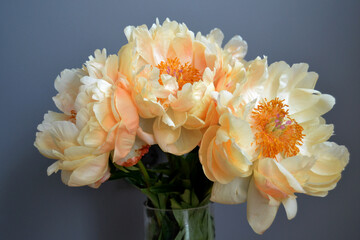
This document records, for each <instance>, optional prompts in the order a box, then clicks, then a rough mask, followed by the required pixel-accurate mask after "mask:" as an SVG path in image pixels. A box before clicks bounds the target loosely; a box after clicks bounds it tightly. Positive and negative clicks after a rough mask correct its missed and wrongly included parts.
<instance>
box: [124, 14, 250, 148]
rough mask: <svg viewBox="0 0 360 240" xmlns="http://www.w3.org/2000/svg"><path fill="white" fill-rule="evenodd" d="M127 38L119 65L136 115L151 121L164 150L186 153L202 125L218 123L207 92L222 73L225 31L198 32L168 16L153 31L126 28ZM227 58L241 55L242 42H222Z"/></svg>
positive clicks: (213, 87)
mask: <svg viewBox="0 0 360 240" xmlns="http://www.w3.org/2000/svg"><path fill="white" fill-rule="evenodd" d="M125 34H126V37H127V39H128V41H129V43H128V44H127V45H125V46H124V47H122V49H121V50H120V51H119V59H120V65H121V64H122V63H124V65H123V66H122V67H123V68H124V69H128V70H127V72H124V76H126V78H127V79H128V80H129V84H130V86H131V89H132V97H133V99H134V101H135V103H136V106H137V108H138V109H139V115H140V116H141V118H142V119H143V120H144V121H145V122H147V123H146V124H147V125H150V124H152V126H153V128H152V132H153V134H154V137H155V140H156V142H157V143H158V145H159V146H160V147H161V148H162V150H163V151H165V152H169V153H172V154H176V155H182V154H185V153H188V152H189V151H191V150H192V149H193V148H195V147H196V146H197V145H198V144H199V142H200V140H201V138H202V131H201V129H202V128H204V127H207V126H209V125H211V124H213V123H214V122H217V118H216V117H217V114H216V111H214V110H215V106H214V105H213V104H212V100H211V95H210V93H211V92H212V91H214V90H215V85H214V83H215V82H217V81H219V79H220V78H222V76H223V75H224V71H223V70H222V65H223V60H222V59H223V57H222V55H223V54H224V51H223V50H222V49H221V43H222V40H223V34H222V32H221V31H220V30H219V29H214V30H212V31H211V32H210V34H208V35H207V36H203V35H201V33H198V34H197V35H196V36H195V35H194V33H193V32H191V31H190V30H188V28H187V27H186V25H185V24H179V23H177V22H175V21H170V20H169V19H166V20H165V21H164V23H163V24H162V25H160V24H159V22H158V21H157V22H156V24H154V25H153V26H152V27H151V29H148V28H147V27H146V26H145V25H143V26H139V27H132V26H129V27H127V28H126V29H125ZM225 49H226V54H227V56H229V57H228V58H231V59H237V58H241V57H243V56H244V55H245V53H246V50H247V45H246V43H245V42H244V41H243V40H242V39H241V38H240V37H238V36H237V37H234V38H233V39H232V40H230V42H229V43H228V44H227V45H226V46H225Z"/></svg>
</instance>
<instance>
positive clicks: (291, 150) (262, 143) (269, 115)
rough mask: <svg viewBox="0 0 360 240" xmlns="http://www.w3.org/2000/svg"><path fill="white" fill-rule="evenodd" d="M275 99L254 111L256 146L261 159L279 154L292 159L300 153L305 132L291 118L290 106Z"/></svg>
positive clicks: (265, 102)
mask: <svg viewBox="0 0 360 240" xmlns="http://www.w3.org/2000/svg"><path fill="white" fill-rule="evenodd" d="M283 102H284V100H279V99H278V98H275V99H273V100H271V101H267V100H266V99H265V100H264V101H262V102H261V103H260V104H259V105H258V106H257V107H256V108H255V109H254V110H253V111H252V115H251V117H252V120H253V123H252V125H251V128H252V129H253V131H254V132H255V144H256V145H257V150H258V151H259V152H260V155H261V157H269V158H276V155H278V154H279V153H280V154H282V155H283V156H284V157H292V156H295V155H297V154H298V153H299V148H298V146H301V145H302V139H303V137H304V136H305V135H304V134H303V133H302V131H303V130H304V129H303V127H301V126H300V125H299V124H298V123H297V122H296V121H295V120H294V119H292V118H290V117H289V112H288V110H285V107H288V105H286V104H284V103H283Z"/></svg>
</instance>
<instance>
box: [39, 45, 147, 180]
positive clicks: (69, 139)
mask: <svg viewBox="0 0 360 240" xmlns="http://www.w3.org/2000/svg"><path fill="white" fill-rule="evenodd" d="M120 76H121V73H119V63H118V57H117V56H116V55H111V56H109V57H107V56H106V51H105V49H104V50H103V51H100V50H97V51H95V57H92V56H91V57H90V58H89V61H87V62H86V63H85V67H84V69H82V70H80V69H74V70H64V71H63V72H62V73H61V75H60V76H59V77H58V78H57V79H56V80H55V88H56V89H57V90H58V92H59V93H58V94H57V96H55V97H54V102H55V104H56V106H57V107H58V108H59V110H61V111H62V112H63V113H54V112H49V113H48V114H46V115H45V117H44V121H43V123H42V124H40V125H39V126H38V130H39V132H38V133H37V135H36V141H35V146H36V147H37V148H38V149H39V151H40V152H41V153H42V154H43V155H45V156H46V157H48V158H53V159H58V161H57V162H55V163H54V164H53V165H51V166H50V167H49V168H48V174H49V175H50V174H52V173H54V172H57V171H58V170H62V173H61V176H62V180H63V182H64V183H65V184H67V185H69V186H83V185H90V186H93V187H98V186H99V185H100V184H101V183H102V182H104V181H106V180H107V179H108V178H109V176H110V174H109V167H108V161H109V156H110V152H112V151H113V153H112V159H113V161H114V162H116V163H117V164H119V165H123V166H130V165H134V164H136V163H137V161H138V160H139V159H140V158H141V157H142V155H144V154H145V153H146V152H147V149H148V143H151V144H152V142H153V139H151V136H150V137H149V136H148V135H146V134H145V133H143V131H142V130H141V128H139V116H138V113H137V109H136V107H135V105H134V103H133V101H132V99H131V96H130V94H129V93H128V91H127V89H126V86H125V85H126V84H124V80H123V79H121V77H120ZM137 135H139V136H144V135H145V137H147V138H145V137H143V138H140V137H137ZM142 139H146V140H147V143H145V142H144V141H143V140H142Z"/></svg>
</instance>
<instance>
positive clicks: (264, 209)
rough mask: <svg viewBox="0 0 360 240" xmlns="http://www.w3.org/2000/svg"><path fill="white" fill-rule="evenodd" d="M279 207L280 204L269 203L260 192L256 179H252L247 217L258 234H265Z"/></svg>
mask: <svg viewBox="0 0 360 240" xmlns="http://www.w3.org/2000/svg"><path fill="white" fill-rule="evenodd" d="M278 208H279V206H273V205H269V200H268V199H266V198H264V197H263V196H262V195H261V194H260V192H259V191H258V190H257V188H256V186H255V184H254V179H251V181H250V184H249V191H248V198H247V219H248V222H249V224H250V226H251V227H252V229H253V230H254V231H255V232H256V233H257V234H263V233H264V232H265V231H266V229H268V228H269V227H270V226H271V224H272V223H273V221H274V219H275V216H276V213H277V210H278Z"/></svg>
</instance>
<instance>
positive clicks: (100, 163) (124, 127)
mask: <svg viewBox="0 0 360 240" xmlns="http://www.w3.org/2000/svg"><path fill="white" fill-rule="evenodd" d="M125 35H126V37H127V40H128V43H127V44H126V45H124V46H123V47H122V48H121V49H120V51H119V52H118V54H117V55H109V56H108V55H107V53H106V50H105V49H103V50H102V51H101V50H96V51H95V53H94V56H90V57H89V60H88V61H86V62H85V64H84V65H83V67H82V68H81V69H71V70H64V71H63V72H62V73H61V74H60V75H59V76H58V77H57V78H56V80H55V88H56V90H57V91H58V94H57V95H56V96H55V97H54V98H53V100H54V102H55V104H56V106H57V107H58V109H59V110H60V111H61V113H56V112H51V111H49V112H48V113H47V114H45V116H44V121H43V122H42V123H41V124H40V125H39V126H38V131H39V132H37V134H36V141H35V146H36V147H37V148H38V149H39V151H40V152H41V153H42V154H43V155H44V156H46V157H48V158H52V159H56V160H57V161H56V162H55V163H53V164H52V165H51V166H50V167H49V168H48V170H47V173H48V175H51V174H52V173H55V172H57V171H59V170H61V179H62V181H63V182H64V183H65V184H66V185H68V186H85V185H89V186H91V187H94V188H97V187H99V186H100V185H101V184H102V183H104V182H105V181H107V180H112V179H119V178H124V179H125V180H127V181H128V182H130V183H131V184H133V185H134V186H136V187H137V188H138V189H140V190H141V191H142V192H143V193H144V194H146V196H147V197H148V202H147V204H148V205H149V206H151V207H154V208H160V209H186V208H194V207H199V206H203V205H206V204H208V203H209V201H210V200H211V201H213V202H218V203H224V204H239V203H244V202H247V218H248V221H249V224H250V226H251V227H252V228H253V230H254V231H255V232H256V233H259V234H261V233H263V232H264V231H265V230H266V229H267V228H268V227H269V226H270V225H271V224H272V222H273V220H274V218H275V215H276V213H277V210H278V208H279V206H280V205H281V204H282V205H283V206H284V208H285V210H286V214H287V217H288V219H292V218H294V217H295V215H296V212H297V203H296V195H295V194H296V193H305V194H308V195H312V196H321V197H323V196H326V195H327V193H328V191H329V190H332V189H333V188H334V187H335V186H336V184H337V182H338V181H339V179H340V178H341V172H342V171H343V169H344V167H345V166H346V165H347V163H348V161H349V152H348V150H347V149H346V147H344V146H339V145H337V144H336V143H334V142H329V141H328V139H329V138H330V137H331V135H332V134H333V132H334V126H333V125H332V124H326V122H325V119H324V118H322V115H323V114H325V113H326V112H328V111H329V110H330V109H331V108H332V107H333V105H334V104H335V99H334V98H333V97H332V96H330V95H327V94H321V93H320V92H319V91H317V90H314V87H315V84H316V81H317V79H318V75H317V74H316V73H314V72H308V65H307V64H304V63H300V64H294V65H293V66H289V65H288V64H286V63H285V62H276V63H273V64H271V65H270V66H268V63H267V58H266V57H263V58H260V57H257V58H256V59H254V60H251V61H246V60H244V57H245V54H246V52H247V43H246V42H245V41H244V40H243V39H242V38H241V37H240V36H235V37H233V38H232V39H231V40H230V41H229V42H228V43H227V44H226V45H225V46H224V47H222V46H221V45H222V40H223V37H224V36H223V34H222V32H221V31H220V30H219V29H214V30H212V31H211V32H210V33H209V34H208V35H206V36H204V35H202V34H201V33H197V34H196V35H195V34H194V33H193V32H191V31H190V30H189V29H188V28H187V27H186V25H185V24H179V23H177V22H175V21H170V20H168V19H166V20H165V21H164V23H163V24H162V25H161V24H159V22H158V21H156V23H155V24H154V25H153V26H152V27H151V28H150V29H148V28H147V27H146V26H145V25H142V26H139V27H133V26H128V27H126V28H125ZM157 146H158V147H157ZM158 149H161V150H162V151H158ZM159 152H163V153H164V155H166V156H167V159H164V158H162V157H161V156H159ZM155 217H156V218H157V220H158V221H157V223H158V224H160V225H162V226H163V229H162V232H161V233H159V234H160V235H161V234H162V237H163V239H166V238H167V237H166V234H167V233H168V232H171V231H175V232H176V231H177V230H179V229H177V230H176V229H171V228H174V227H173V226H169V224H165V223H161V221H159V218H160V217H161V218H163V217H164V216H155ZM175 217H176V216H175ZM194 221H198V222H199V221H201V219H196V220H194ZM165 225H167V229H164V228H165V227H164V226H165ZM178 228H179V227H178ZM199 228H200V229H201V226H200V227H199ZM207 232H208V231H206V230H204V231H202V232H201V233H197V234H200V235H196V236H197V237H196V239H210V237H207V236H206V234H208V233H207ZM201 234H203V235H201ZM175 236H176V235H175ZM169 238H171V237H169ZM179 239H180V238H179Z"/></svg>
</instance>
